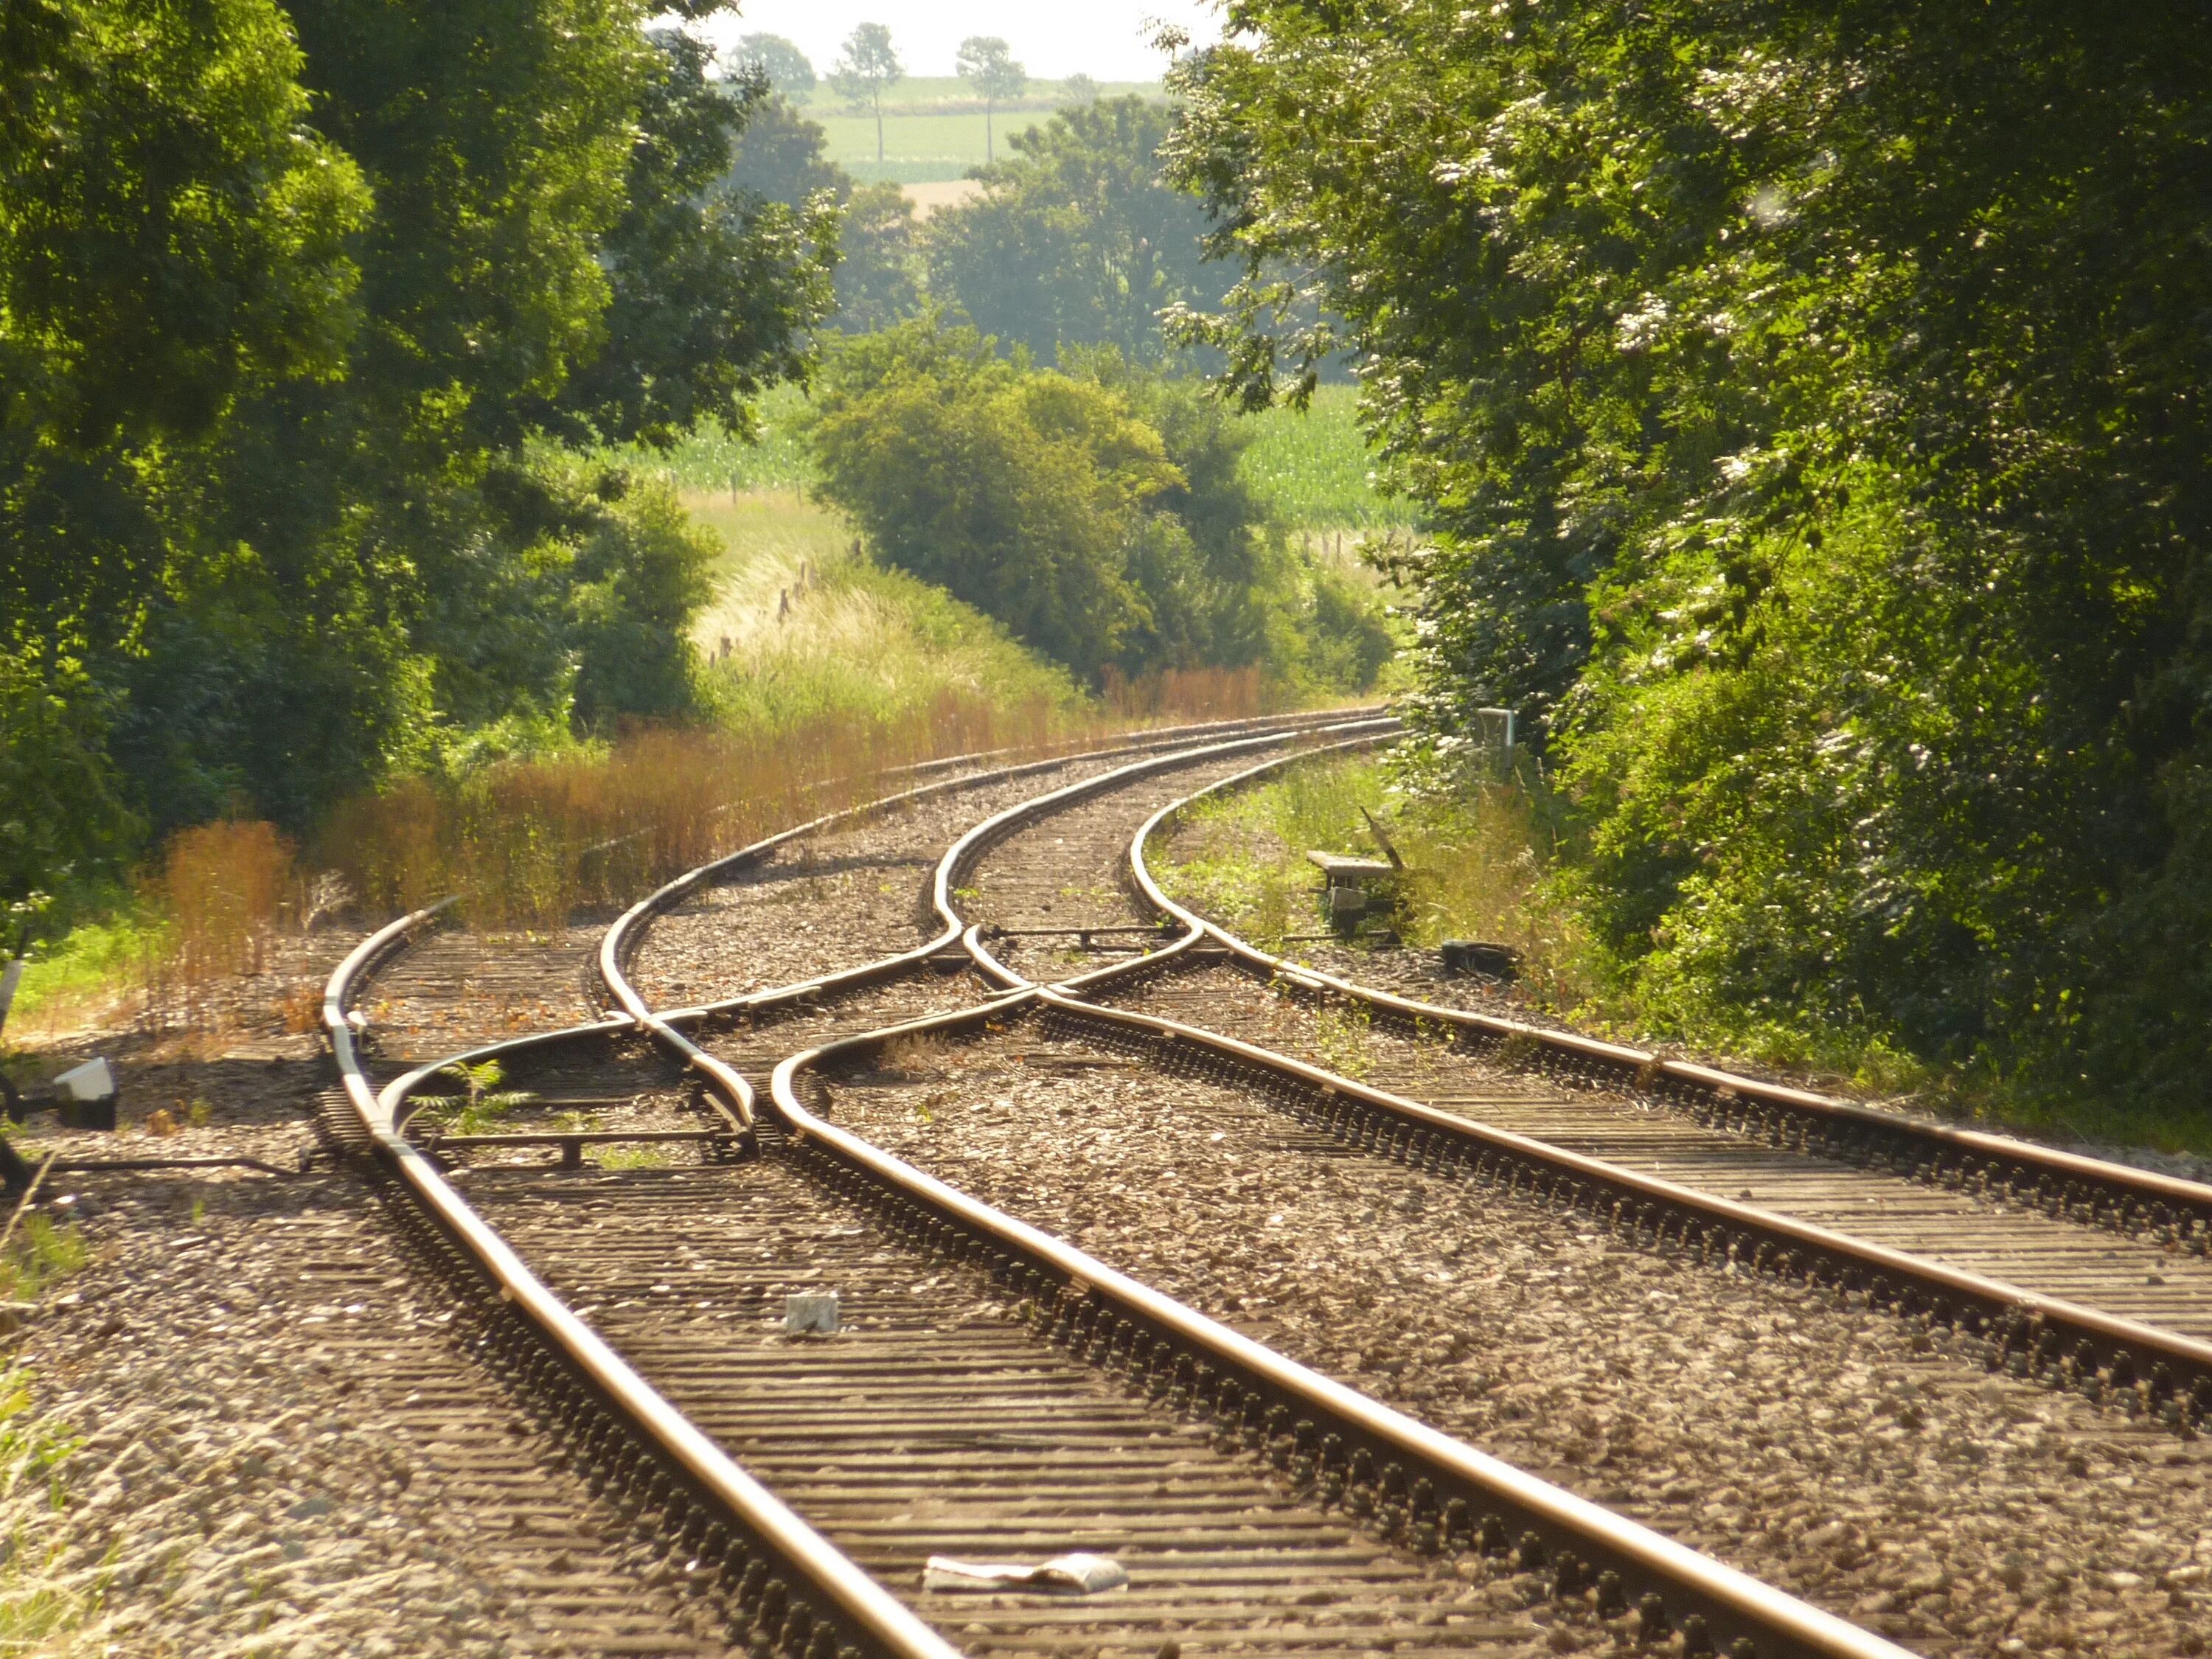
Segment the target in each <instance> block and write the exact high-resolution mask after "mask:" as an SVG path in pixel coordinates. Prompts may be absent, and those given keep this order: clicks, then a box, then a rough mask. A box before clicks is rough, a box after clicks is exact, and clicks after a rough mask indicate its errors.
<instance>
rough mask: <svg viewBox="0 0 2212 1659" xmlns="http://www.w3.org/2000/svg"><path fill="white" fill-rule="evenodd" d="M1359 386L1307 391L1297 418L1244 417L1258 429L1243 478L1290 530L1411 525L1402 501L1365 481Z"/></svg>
mask: <svg viewBox="0 0 2212 1659" xmlns="http://www.w3.org/2000/svg"><path fill="white" fill-rule="evenodd" d="M1358 412H1359V388H1358V386H1316V388H1315V389H1314V395H1313V402H1312V404H1311V405H1310V406H1309V407H1308V409H1307V410H1306V411H1305V413H1304V414H1303V415H1301V414H1299V413H1298V412H1297V410H1291V409H1270V410H1265V411H1263V412H1262V413H1261V414H1258V415H1255V416H1252V417H1251V418H1252V420H1253V422H1255V424H1256V425H1257V426H1258V428H1259V435H1258V436H1256V437H1255V439H1254V440H1253V441H1252V447H1250V448H1249V449H1248V450H1246V451H1245V452H1244V476H1245V477H1247V478H1248V479H1249V480H1250V481H1251V483H1252V484H1253V487H1254V488H1255V489H1258V490H1259V491H1260V492H1261V494H1262V495H1265V496H1267V499H1268V500H1270V501H1273V503H1274V504H1275V510H1276V511H1277V512H1279V513H1281V514H1282V515H1283V517H1284V518H1285V519H1287V520H1290V522H1291V523H1292V524H1293V525H1297V526H1304V527H1308V528H1312V529H1358V530H1383V529H1395V528H1402V527H1406V526H1412V525H1413V523H1414V522H1415V517H1414V513H1413V507H1412V505H1411V504H1410V503H1408V502H1406V501H1400V500H1397V499H1396V498H1395V497H1393V496H1389V495H1383V493H1381V492H1380V491H1379V490H1377V489H1376V488H1375V485H1374V484H1373V483H1372V482H1370V479H1369V477H1368V472H1369V470H1370V467H1371V466H1372V465H1374V463H1373V460H1372V459H1371V458H1370V456H1369V455H1368V453H1367V441H1366V440H1365V439H1364V437H1363V436H1361V435H1360V431H1359V419H1358Z"/></svg>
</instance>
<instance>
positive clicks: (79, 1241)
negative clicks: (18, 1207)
mask: <svg viewBox="0 0 2212 1659" xmlns="http://www.w3.org/2000/svg"><path fill="white" fill-rule="evenodd" d="M89 1260H91V1253H90V1251H89V1250H88V1249H86V1247H85V1242H84V1238H83V1237H82V1235H81V1234H80V1233H79V1232H78V1231H77V1230H76V1226H75V1225H73V1224H70V1223H64V1224H63V1225H60V1226H56V1225H54V1223H53V1221H52V1218H50V1217H46V1216H42V1215H33V1216H27V1217H26V1218H24V1219H23V1221H22V1222H21V1225H18V1226H17V1227H16V1229H15V1237H13V1238H11V1239H10V1240H9V1242H8V1248H7V1250H6V1252H5V1254H4V1255H0V1301H4V1302H31V1301H35V1300H36V1299H37V1298H38V1297H40V1296H43V1295H44V1294H45V1293H46V1291H47V1290H48V1289H49V1288H51V1287H52V1285H55V1284H56V1283H57V1282H58V1281H59V1280H61V1279H67V1278H69V1277H70V1275H71V1274H72V1273H81V1272H82V1271H83V1268H84V1265H85V1263H86V1262H87V1261H89Z"/></svg>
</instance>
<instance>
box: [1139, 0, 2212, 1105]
mask: <svg viewBox="0 0 2212 1659" xmlns="http://www.w3.org/2000/svg"><path fill="white" fill-rule="evenodd" d="M1234 21H1235V22H1236V24H1237V30H1238V32H1237V33H1233V34H1232V36H1231V44H1229V45H1227V46H1223V47H1221V48H1219V49H1218V50H1216V51H1213V52H1209V53H1206V54H1203V55H1201V56H1200V58H1197V59H1196V60H1194V62H1193V63H1192V64H1190V65H1189V67H1188V70H1186V72H1185V76H1184V80H1183V90H1184V91H1185V94H1186V95H1187V97H1188V111H1189V114H1188V121H1187V124H1186V125H1185V126H1184V127H1183V129H1182V131H1181V133H1180V135H1179V136H1178V137H1176V138H1175V139H1174V140H1173V141H1172V143H1171V148H1172V151H1173V171H1174V173H1175V174H1176V177H1177V178H1178V179H1180V180H1182V182H1184V183H1185V184H1187V185H1189V186H1191V187H1193V188H1194V189H1196V190H1198V191H1200V192H1202V194H1203V195H1204V197H1206V200H1207V201H1208V203H1209V204H1210V205H1211V206H1212V209H1213V210H1214V212H1215V214H1216V216H1217V222H1216V227H1215V229H1214V231H1213V246H1214V248H1215V250H1216V251H1217V252H1219V253H1220V254H1222V255H1224V256H1225V257H1226V258H1229V259H1230V260H1231V261H1232V262H1236V263H1237V264H1239V265H1240V266H1241V268H1242V270H1243V282H1242V283H1240V285H1239V286H1238V288H1237V289H1236V290H1235V291H1234V292H1233V293H1232V294H1231V295H1230V296H1229V300H1228V302H1227V305H1226V306H1225V307H1224V308H1223V310H1222V311H1221V312H1220V313H1217V314H1216V315H1215V316H1214V317H1213V318H1212V319H1210V320H1209V319H1206V318H1205V317H1202V316H1198V315H1194V316H1192V317H1190V318H1188V319H1186V320H1185V323H1184V331H1185V332H1186V334H1187V335H1188V336H1189V337H1196V338H1200V339H1204V340H1207V341H1210V342H1212V343H1217V344H1218V345H1219V346H1220V347H1221V348H1222V349H1225V351H1226V352H1227V353H1228V354H1229V356H1230V364H1231V380H1232V381H1233V383H1234V384H1235V385H1236V386H1237V387H1238V388H1239V389H1240V390H1241V391H1242V392H1243V394H1244V395H1245V397H1246V398H1247V399H1248V400H1249V401H1253V402H1258V401H1263V400H1265V399H1266V398H1267V397H1269V396H1270V395H1273V393H1275V392H1277V391H1279V390H1281V391H1287V392H1289V393H1290V394H1291V395H1294V396H1295V395H1297V392H1298V391H1299V390H1300V389H1301V386H1302V385H1303V384H1310V373H1311V370H1312V368H1313V366H1314V364H1315V363H1316V362H1317V361H1318V360H1319V359H1320V358H1321V357H1322V356H1323V355H1324V354H1326V353H1327V352H1328V351H1330V350H1333V349H1337V348H1338V347H1340V345H1344V344H1347V343H1348V344H1349V345H1351V346H1352V347H1353V348H1355V349H1357V350H1358V351H1359V352H1360V353H1362V354H1363V355H1364V362H1365V365H1366V368H1365V374H1364V385H1365V388H1366V398H1367V409H1368V413H1369V418H1370V422H1371V423H1372V426H1373V428H1374V430H1375V432H1376V435H1377V436H1378V437H1379V438H1380V440H1381V441H1382V443H1383V448H1384V452H1385V454H1386V456H1387V459H1388V464H1389V466H1390V467H1391V468H1392V469H1393V471H1394V473H1395V477H1396V478H1397V480H1398V481H1399V482H1400V483H1401V484H1402V485H1403V486H1404V487H1406V488H1407V489H1409V490H1410V491H1411V492H1412V493H1413V494H1414V495H1416V496H1417V497H1418V498H1419V499H1420V500H1421V501H1424V502H1425V504H1426V506H1427V507H1428V509H1429V511H1430V513H1431V515H1432V519H1433V522H1434V523H1435V525H1436V526H1437V532H1438V533H1437V537H1436V538H1435V544H1434V547H1433V549H1432V550H1430V551H1427V552H1425V553H1424V554H1423V555H1421V556H1419V557H1418V558H1417V559H1415V560H1413V561H1410V562H1408V564H1407V574H1409V575H1411V576H1413V577H1414V578H1415V579H1417V580H1419V583H1420V591H1421V595H1422V600H1421V603H1422V611H1423V632H1422V645H1421V647H1420V653H1419V669H1420V672H1421V676H1422V680H1423V684H1424V692H1423V696H1422V697H1421V698H1420V700H1419V704H1418V708H1417V709H1416V713H1417V715H1418V717H1419V719H1420V720H1421V721H1422V722H1423V723H1424V724H1425V727H1426V729H1427V731H1428V732H1429V733H1430V734H1431V743H1432V745H1433V747H1434V748H1435V749H1436V750H1437V752H1439V753H1442V754H1449V752H1450V750H1451V749H1452V746H1453V745H1454V744H1455V743H1456V742H1458V741H1459V740H1460V739H1461V738H1462V734H1463V733H1465V732H1468V730H1469V728H1470V724H1471V719H1472V711H1473V710H1474V708H1476V707H1478V706H1480V705H1481V704H1484V703H1492V702H1504V703H1507V704H1510V705H1514V706H1516V707H1518V708H1521V709H1522V710H1523V711H1524V712H1525V713H1526V714H1528V715H1529V716H1531V717H1532V724H1533V726H1534V731H1535V732H1536V734H1537V736H1538V738H1539V740H1540V741H1541V742H1543V743H1545V744H1547V746H1548V748H1549V750H1550V751H1551V754H1552V757H1553V762H1554V763H1555V764H1556V765H1557V766H1558V767H1559V769H1560V772H1559V775H1560V777H1561V779H1562V781H1563V784H1564V787H1565V789H1566V790H1567V791H1568V792H1569V795H1570V799H1571V802H1572V803H1573V805H1574V806H1575V809H1576V811H1577V814H1578V817H1579V821H1580V823H1581V825H1582V833H1583V836H1584V844H1585V846H1586V849H1587V852H1586V857H1585V859H1584V860H1583V864H1582V866H1581V869H1582V874H1581V876H1580V877H1579V878H1578V881H1579V885H1578V886H1577V889H1576V895H1577V900H1578V902H1579V903H1580V904H1581V906H1582V908H1583V914H1584V915H1585V917H1586V919H1587V920H1588V921H1589V924H1590V926H1591V927H1592V930H1593V933H1594V936H1595V941H1596V943H1597V944H1598V945H1599V946H1600V948H1601V951H1603V952H1604V953H1606V957H1607V960H1608V961H1609V962H1610V963H1611V964H1612V971H1613V972H1614V973H1616V974H1617V975H1619V976H1620V982H1621V983H1622V984H1623V985H1624V986H1626V987H1629V988H1630V989H1632V991H1633V993H1634V994H1635V995H1636V996H1637V998H1638V999H1639V1000H1640V1004H1641V1006H1643V1007H1644V1009H1645V1010H1646V1011H1647V1013H1648V1016H1649V1017H1650V1018H1652V1019H1653V1020H1655V1021H1656V1022H1657V1023H1658V1024H1661V1025H1662V1026H1664V1025H1666V1024H1668V1023H1670V1022H1671V1023H1672V1024H1674V1027H1675V1029H1678V1030H1699V1031H1701V1032H1704V1033H1706V1034H1708V1035H1710V1034H1711V1033H1712V1032H1715V1031H1720V1032H1727V1033H1734V1034H1735V1036H1738V1037H1741V1038H1744V1039H1746V1040H1751V1041H1757V1042H1770V1043H1771V1044H1772V1045H1774V1046H1777V1047H1778V1048H1782V1049H1790V1048H1792V1047H1793V1045H1794V1048H1795V1051H1796V1052H1801V1053H1802V1052H1809V1051H1815V1050H1818V1049H1819V1048H1820V1045H1821V1044H1822V1043H1824V1042H1827V1041H1829V1039H1830V1036H1831V1035H1832V1034H1835V1033H1843V1034H1845V1035H1846V1036H1853V1037H1854V1038H1855V1040H1857V1041H1861V1042H1874V1043H1875V1044H1876V1045H1881V1044H1888V1045H1892V1046H1893V1047H1894V1048H1899V1049H1902V1050H1905V1051H1906V1052H1909V1053H1911V1054H1917V1055H1920V1056H1923V1057H1930V1058H1944V1059H1952V1060H1969V1061H1976V1062H1978V1063H1980V1064H1983V1065H1984V1066H1987V1067H1989V1068H1990V1072H1991V1073H1992V1074H1993V1075H1997V1076H2004V1077H2013V1078H2017V1079H2023V1080H2024V1081H2025V1082H2026V1084H2027V1086H2030V1087H2034V1088H2051V1089H2063V1088H2078V1087H2081V1086H2082V1082H2083V1079H2088V1080H2089V1081H2090V1083H2091V1085H2093V1086H2100V1087H2112V1088H2125V1089H2128V1090H2130V1091H2140V1092H2142V1093H2145V1094H2148V1095H2150V1096H2154V1097H2165V1098H2169V1099H2172V1100H2177V1101H2178V1100H2180V1099H2182V1098H2184V1097H2189V1096H2191V1095H2192V1094H2194V1095H2196V1096H2197V1097H2201V1080H2200V1079H2199V1078H2198V1076H2197V1070H2198V1056H2199V1054H2200V1053H2201V1032H2202V1029H2203V1021H2204V1019H2205V1017H2206V1016H2207V1014H2208V1013H2212V966H2208V959H2207V958H2206V957H2204V955H2203V951H2202V950H2201V947H2196V946H2191V945H2186V944H2185V942H2184V941H2185V940H2190V939H2195V940H2201V939H2202V938H2203V935H2204V933H2205V932H2206V931H2207V928H2208V926H2212V837H2208V836H2207V835H2206V833H2205V829H2204V825H2205V823H2207V822H2208V819H2207V817H2206V815H2205V812H2204V805H2205V802H2206V800H2207V799H2212V783H2208V781H2207V780H2208V779H2212V659H2208V658H2207V656H2206V653H2205V641H2206V640H2207V639H2208V638H2212V633H2208V632H2207V630H2206V629H2205V628H2204V626H2203V620H2202V613H2203V609H2204V606H2205V604H2206V596H2207V593H2208V592H2212V586H2208V574H2209V573H2208V564H2207V558H2206V555H2207V547H2208V532H2212V521H2208V507H2212V482H2208V481H2212V468H2209V467H2208V465H2207V461H2208V459H2212V455H2208V444H2207V440H2208V437H2212V425H2208V416H2207V411H2206V403H2205V398H2204V395H2203V387H2204V386H2205V384H2206V382H2207V378H2208V374H2207V371H2208V369H2212V362H2208V357H2212V336H2208V335H2207V334H2206V333H2205V331H2204V330H2203V327H2202V325H2201V319H2202V318H2203V316H2205V315H2206V314H2208V313H2212V267H2208V266H2207V264H2206V263H2205V262H2204V260H2203V258H2202V227H2203V225H2204V224H2205V223H2206V222H2208V220H2212V166H2208V162H2212V154H2208V149H2212V104H2208V102H2207V100H2205V99H2204V97H2203V88H2204V87H2205V86H2206V85H2208V84H2212V76H2208V70H2212V64H2208V62H2207V54H2208V52H2212V40H2208V37H2207V36H2206V34H2205V33H2204V31H2203V30H2202V29H2201V28H2200V27H2195V25H2194V21H2193V13H2192V11H2191V9H2190V8H2188V7H2185V6H2180V5H2176V4H2171V3H2153V4H2149V5H2146V6H2142V7H2138V8H2135V9H2130V10H2128V11H2126V12H2124V13H2116V12H2113V11H2112V10H2110V9H2106V8H2102V7H2094V8H2093V7H2089V6H2087V5H2084V4H2081V3H2078V0H2039V3H2033V4H2027V5H2021V6H2016V7H2012V8H2008V9H2002V10H2000V11H1974V12H1972V13H1967V12H1954V11H1947V10H1944V9H1940V8H1937V9H1929V8H1926V7H1921V6H1914V5H1906V4H1904V3H1902V0H1852V3H1847V4H1844V5H1840V6H1814V5H1810V4H1800V3H1783V4H1776V3H1761V4H1757V5H1751V4H1721V5H1709V4H1704V3H1697V4H1692V3H1690V0H1658V3H1645V4H1639V5H1637V6H1633V7H1631V6H1625V5H1620V4H1617V3H1608V0H1569V3H1565V4H1559V5H1546V6H1537V5H1534V4H1531V3H1528V0H1508V3H1506V4H1503V5H1500V6H1498V7H1494V8H1489V9H1482V10H1479V11H1468V10H1467V9H1464V8H1462V7H1460V6H1456V5H1453V4H1448V3H1443V0H1411V3H1408V4H1407V5H1404V6H1401V7H1399V8H1395V9H1394V10H1393V11H1392V13H1391V15H1390V16H1389V20H1388V21H1387V22H1386V21H1382V20H1379V19H1372V20H1370V19H1369V18H1367V17H1365V16H1364V15H1362V14H1359V13H1358V12H1357V11H1356V10H1355V9H1347V8H1342V7H1322V6H1314V5H1309V4H1302V3H1291V0H1246V3H1243V4H1241V5H1239V6H1238V7H1237V8H1236V9H1235V15H1234ZM1282 270H1303V271H1307V272H1310V273H1312V274H1311V276H1310V278H1308V279H1306V280H1304V281H1303V282H1301V283H1291V282H1286V281H1285V280H1283V279H1282V278H1281V277H1279V276H1277V275H1274V274H1273V273H1276V272H1279V271H1282ZM1300 305H1305V306H1307V307H1312V309H1311V310H1310V313H1309V319H1308V320H1306V321H1304V322H1298V321H1297V320H1296V318H1295V316H1294V315H1293V314H1292V313H1294V310H1295V308H1296V307H1298V306H1300ZM1286 317H1287V318H1289V319H1290V321H1289V324H1288V325H1285V319H1286ZM1315 318H1321V319H1330V320H1327V321H1321V320H1313V319H1315ZM2192 950H2193V951H2194V954H2191V952H2192Z"/></svg>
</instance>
